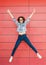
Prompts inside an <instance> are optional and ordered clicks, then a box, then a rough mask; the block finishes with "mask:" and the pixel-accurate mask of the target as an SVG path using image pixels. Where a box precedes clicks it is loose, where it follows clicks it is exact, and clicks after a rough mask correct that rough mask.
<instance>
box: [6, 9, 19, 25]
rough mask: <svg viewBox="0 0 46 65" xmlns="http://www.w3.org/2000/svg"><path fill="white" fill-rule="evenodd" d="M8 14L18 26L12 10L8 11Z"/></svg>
mask: <svg viewBox="0 0 46 65" xmlns="http://www.w3.org/2000/svg"><path fill="white" fill-rule="evenodd" d="M7 13H8V14H9V15H10V16H11V18H12V19H13V21H14V22H15V23H16V24H18V22H17V21H16V19H15V18H14V16H13V15H12V13H11V12H10V10H9V9H8V10H7Z"/></svg>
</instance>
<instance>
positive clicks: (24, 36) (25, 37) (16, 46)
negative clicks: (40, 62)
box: [11, 34, 37, 56]
mask: <svg viewBox="0 0 46 65" xmlns="http://www.w3.org/2000/svg"><path fill="white" fill-rule="evenodd" d="M22 40H24V41H25V42H26V43H27V44H28V45H29V47H31V48H32V49H33V50H34V52H35V53H37V50H36V48H35V47H34V46H33V45H32V43H31V42H30V40H29V39H28V37H27V36H26V34H24V35H18V39H17V41H16V44H15V47H14V49H13V51H12V54H11V56H13V55H14V53H15V51H16V49H17V48H18V46H19V44H20V43H21V41H22Z"/></svg>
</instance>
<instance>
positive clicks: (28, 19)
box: [25, 9, 35, 23]
mask: <svg viewBox="0 0 46 65" xmlns="http://www.w3.org/2000/svg"><path fill="white" fill-rule="evenodd" d="M34 13H35V9H34V10H33V12H32V13H31V15H30V16H29V17H28V18H27V19H26V21H25V23H28V22H29V21H30V19H31V18H32V16H33V15H34Z"/></svg>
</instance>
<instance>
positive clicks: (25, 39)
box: [24, 36, 37, 53]
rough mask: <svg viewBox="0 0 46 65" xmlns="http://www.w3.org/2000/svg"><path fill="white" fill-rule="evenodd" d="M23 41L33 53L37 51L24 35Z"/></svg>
mask: <svg viewBox="0 0 46 65" xmlns="http://www.w3.org/2000/svg"><path fill="white" fill-rule="evenodd" d="M24 41H25V42H26V43H27V44H28V45H29V46H30V47H31V48H32V49H33V50H34V51H35V53H37V50H36V48H35V47H34V46H33V45H32V43H31V42H30V40H29V39H28V37H27V36H25V37H24Z"/></svg>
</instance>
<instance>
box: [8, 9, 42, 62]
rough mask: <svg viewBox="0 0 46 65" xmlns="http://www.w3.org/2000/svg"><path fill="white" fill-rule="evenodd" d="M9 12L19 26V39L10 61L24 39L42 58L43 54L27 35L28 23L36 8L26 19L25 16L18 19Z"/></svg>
mask: <svg viewBox="0 0 46 65" xmlns="http://www.w3.org/2000/svg"><path fill="white" fill-rule="evenodd" d="M7 12H8V14H9V15H10V16H11V18H12V19H13V21H14V22H15V23H16V25H17V26H18V28H17V31H18V39H17V41H16V44H15V47H14V48H13V51H12V54H11V57H10V59H9V62H12V59H13V56H14V53H15V51H16V49H17V48H18V46H19V44H20V43H21V41H22V40H24V41H25V42H26V43H27V44H28V45H29V47H30V48H32V49H33V51H34V52H35V53H36V55H37V56H38V57H39V58H40V59H41V58H42V56H41V55H40V54H39V53H38V51H37V50H36V48H35V47H34V46H33V45H32V43H31V42H30V40H29V39H28V37H27V35H26V25H27V23H28V22H29V21H30V19H31V17H32V15H33V14H34V13H35V9H34V10H33V12H32V14H31V15H30V16H29V17H28V18H27V19H26V20H25V18H24V17H23V16H20V17H18V19H17V20H16V19H15V18H14V16H13V15H12V13H11V12H10V10H7Z"/></svg>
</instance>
